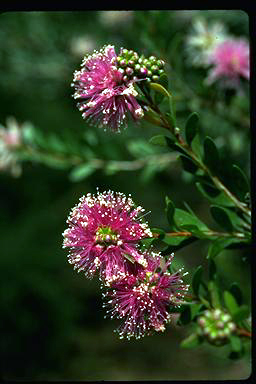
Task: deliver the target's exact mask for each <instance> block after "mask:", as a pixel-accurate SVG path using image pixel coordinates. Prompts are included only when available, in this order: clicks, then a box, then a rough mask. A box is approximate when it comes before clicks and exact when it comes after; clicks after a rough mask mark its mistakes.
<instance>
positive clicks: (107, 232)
mask: <svg viewBox="0 0 256 384" xmlns="http://www.w3.org/2000/svg"><path fill="white" fill-rule="evenodd" d="M118 241H119V235H118V233H117V231H113V229H112V228H110V227H100V228H98V230H97V232H96V234H95V242H96V243H97V244H100V245H105V246H108V245H112V244H117V242H118Z"/></svg>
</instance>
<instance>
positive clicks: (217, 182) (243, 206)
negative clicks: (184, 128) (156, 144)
mask: <svg viewBox="0 0 256 384" xmlns="http://www.w3.org/2000/svg"><path fill="white" fill-rule="evenodd" d="M176 138H177V140H178V142H179V144H180V146H181V147H182V149H183V150H184V151H185V152H186V153H187V154H188V155H189V156H190V157H191V158H192V160H193V161H194V162H195V164H196V165H197V166H198V167H200V168H201V169H202V170H203V171H204V172H205V173H206V174H207V175H208V176H209V177H210V178H211V179H212V181H213V183H214V184H215V186H216V187H217V188H218V189H219V190H220V191H222V192H224V193H225V195H226V196H227V197H228V198H229V199H230V200H231V201H232V202H233V203H234V204H235V205H236V206H237V207H238V208H239V209H241V211H243V212H244V213H245V214H247V215H248V216H251V211H250V209H249V208H248V207H247V206H246V204H244V203H242V202H241V201H240V200H238V199H237V198H236V197H235V196H234V195H233V193H232V192H230V190H229V189H228V188H227V187H226V186H225V185H224V184H223V183H222V181H220V179H219V178H218V177H217V176H214V175H213V174H212V172H211V171H210V169H209V168H208V167H207V166H206V165H205V164H204V163H202V162H201V161H200V159H199V158H198V157H197V156H196V154H195V153H194V152H193V150H192V149H191V148H190V147H189V146H188V145H187V143H185V141H184V140H183V139H182V137H181V136H180V134H179V133H177V134H176Z"/></svg>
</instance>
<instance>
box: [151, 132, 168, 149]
mask: <svg viewBox="0 0 256 384" xmlns="http://www.w3.org/2000/svg"><path fill="white" fill-rule="evenodd" d="M149 143H151V144H154V145H160V146H161V147H171V148H172V146H173V145H174V139H172V138H171V137H167V136H164V135H156V136H153V137H151V139H150V140H149Z"/></svg>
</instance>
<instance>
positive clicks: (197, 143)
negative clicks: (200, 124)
mask: <svg viewBox="0 0 256 384" xmlns="http://www.w3.org/2000/svg"><path fill="white" fill-rule="evenodd" d="M191 148H192V150H193V152H194V153H196V154H197V157H198V158H199V159H202V144H201V140H200V136H199V133H198V134H196V136H195V137H194V139H193V141H192V142H191Z"/></svg>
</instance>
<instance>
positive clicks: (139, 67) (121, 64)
mask: <svg viewBox="0 0 256 384" xmlns="http://www.w3.org/2000/svg"><path fill="white" fill-rule="evenodd" d="M115 65H116V66H117V68H118V70H119V71H120V72H121V73H122V74H123V81H125V82H127V81H131V80H133V81H136V80H138V79H145V80H146V81H147V82H152V81H153V82H158V81H159V79H160V75H161V74H162V73H164V69H163V68H164V65H165V62H164V61H163V60H159V59H157V58H156V57H155V56H150V57H149V58H146V57H145V56H144V55H141V56H139V55H138V53H137V52H135V51H133V50H128V49H126V48H121V51H120V54H119V56H117V58H116V63H115Z"/></svg>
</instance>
